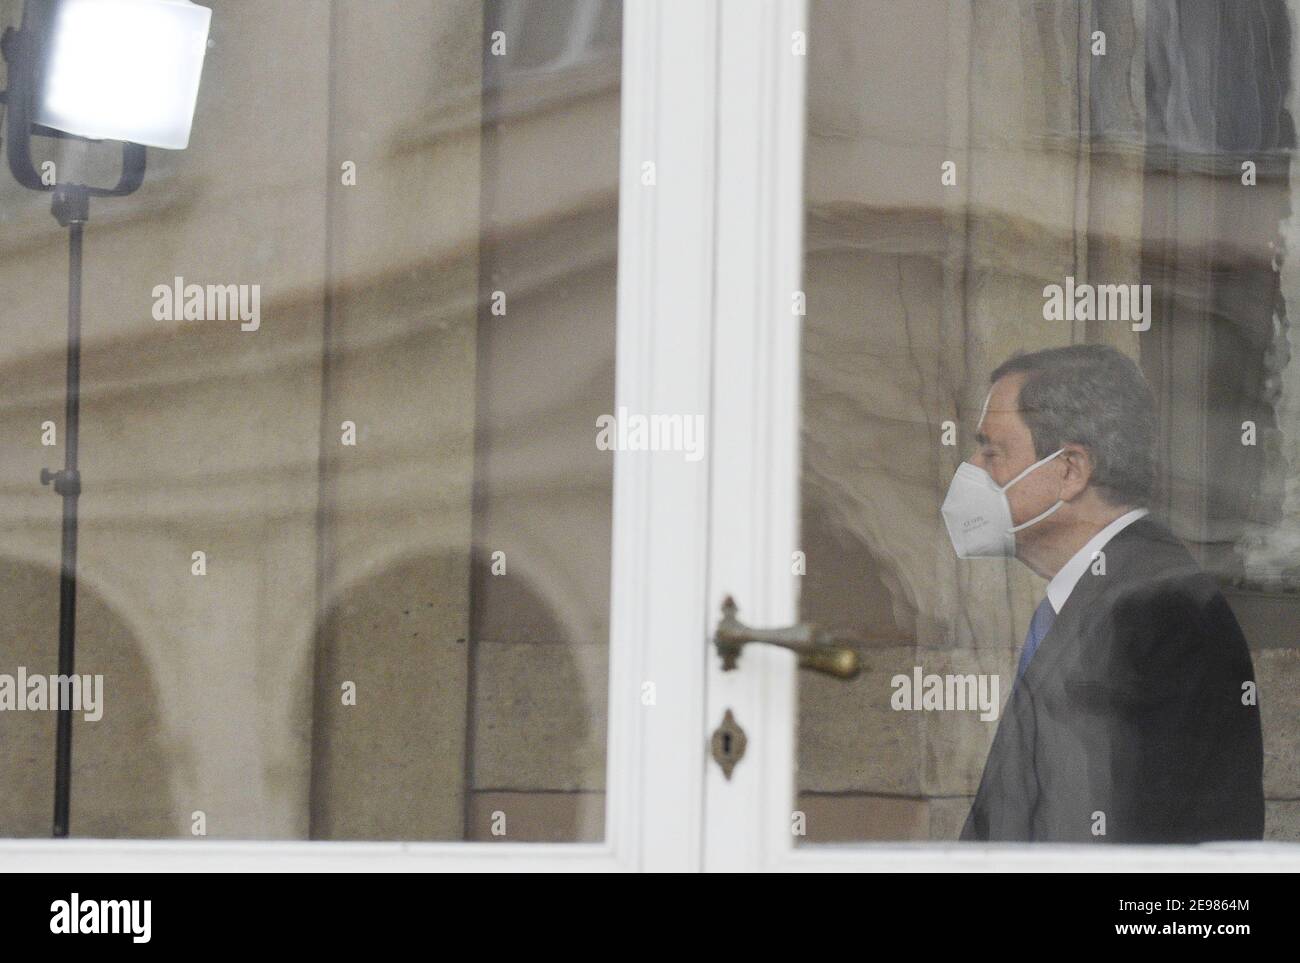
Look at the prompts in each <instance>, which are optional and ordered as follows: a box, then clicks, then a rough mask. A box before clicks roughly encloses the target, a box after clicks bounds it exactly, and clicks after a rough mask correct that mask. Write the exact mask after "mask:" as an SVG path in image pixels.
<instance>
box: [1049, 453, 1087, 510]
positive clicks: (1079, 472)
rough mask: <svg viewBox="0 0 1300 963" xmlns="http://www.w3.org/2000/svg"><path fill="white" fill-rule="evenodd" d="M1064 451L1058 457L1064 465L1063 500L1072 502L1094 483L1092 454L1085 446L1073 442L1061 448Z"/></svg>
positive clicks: (1062, 480)
mask: <svg viewBox="0 0 1300 963" xmlns="http://www.w3.org/2000/svg"><path fill="white" fill-rule="evenodd" d="M1061 447H1062V448H1063V449H1064V451H1062V452H1061V454H1060V455H1058V456H1057V461H1059V462H1061V463H1062V465H1063V471H1064V474H1063V477H1062V479H1061V500H1062V501H1066V502H1072V501H1074V500H1075V499H1076V498H1078V497H1079V496H1080V495H1082V494H1083V492H1084V491H1085V490H1086V489H1087V487H1088V483H1089V482H1090V481H1092V467H1093V466H1092V454H1091V453H1090V452H1089V451H1088V449H1087V448H1085V447H1083V445H1078V444H1074V443H1073V442H1071V443H1070V444H1068V445H1062V446H1061Z"/></svg>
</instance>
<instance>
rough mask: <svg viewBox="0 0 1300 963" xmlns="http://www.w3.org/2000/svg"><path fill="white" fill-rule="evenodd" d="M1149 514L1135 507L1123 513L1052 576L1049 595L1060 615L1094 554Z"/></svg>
mask: <svg viewBox="0 0 1300 963" xmlns="http://www.w3.org/2000/svg"><path fill="white" fill-rule="evenodd" d="M1147 514H1149V512H1148V511H1147V509H1145V508H1135V509H1133V511H1131V512H1128V513H1127V514H1124V515H1121V516H1120V517H1119V518H1117V519H1115V520H1114V521H1113V522H1111V523H1110V524H1109V525H1107V526H1106V527H1105V528H1103V529H1102V530H1101V531H1100V532H1098V533H1097V534H1096V535H1094V536H1092V538H1091V540H1089V542H1088V544H1087V545H1085V546H1083V548H1081V549H1079V550H1078V551H1077V552H1075V553H1074V557H1073V558H1071V559H1070V560H1069V561H1068V562H1066V563H1065V564H1064V565H1062V566H1061V570H1060V571H1059V572H1057V573H1056V574H1055V575H1053V576H1052V580H1051V581H1050V582H1048V583H1047V597H1048V599H1049V600H1051V603H1052V609H1053V610H1054V611H1055V612H1056V613H1057V614H1058V615H1059V614H1060V612H1061V609H1063V608H1064V607H1065V600H1066V599H1068V598H1069V597H1070V593H1071V592H1073V591H1074V587H1075V585H1077V584H1078V583H1079V579H1081V578H1083V573H1084V572H1086V571H1087V570H1088V566H1089V565H1090V564H1091V563H1092V559H1093V556H1094V555H1096V553H1097V552H1100V551H1101V549H1102V547H1103V546H1104V545H1105V544H1106V543H1107V542H1109V541H1110V540H1111V539H1112V538H1114V537H1115V536H1116V535H1118V534H1119V533H1120V532H1121V531H1123V530H1124V529H1125V528H1127V527H1128V526H1129V525H1131V524H1132V523H1133V522H1136V521H1137V520H1138V519H1139V518H1141V517H1142V516H1144V515H1147Z"/></svg>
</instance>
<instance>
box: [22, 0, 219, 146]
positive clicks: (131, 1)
mask: <svg viewBox="0 0 1300 963" xmlns="http://www.w3.org/2000/svg"><path fill="white" fill-rule="evenodd" d="M211 19H212V11H211V10H210V9H208V8H207V7H200V6H198V5H196V4H194V3H191V2H190V0H60V2H59V4H58V8H57V11H56V13H55V17H54V24H53V29H52V31H51V33H50V40H49V50H48V55H47V58H46V60H45V70H44V83H43V86H42V90H41V91H40V96H39V97H38V98H37V106H36V122H37V123H38V124H44V125H45V126H46V127H53V128H54V129H55V130H62V131H65V132H67V133H69V134H77V135H79V136H81V137H90V138H93V139H95V140H121V141H131V142H133V143H136V144H145V145H148V146H150V147H163V148H167V149H168V150H183V149H184V148H185V147H187V146H189V142H190V126H191V124H192V123H193V120H194V105H195V103H196V101H197V100H198V96H199V78H200V75H201V74H202V73H203V55H204V53H206V52H207V45H208V24H209V21H210V20H211Z"/></svg>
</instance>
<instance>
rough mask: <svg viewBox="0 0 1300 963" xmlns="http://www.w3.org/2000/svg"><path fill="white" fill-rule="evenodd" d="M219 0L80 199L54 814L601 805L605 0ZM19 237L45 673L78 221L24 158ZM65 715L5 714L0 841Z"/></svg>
mask: <svg viewBox="0 0 1300 963" xmlns="http://www.w3.org/2000/svg"><path fill="white" fill-rule="evenodd" d="M209 6H210V7H211V9H212V18H211V34H210V42H209V45H208V49H207V54H206V60H205V63H204V66H203V76H202V84H201V87H200V90H199V97H198V107H197V112H196V115H195V117H194V122H193V131H192V136H191V140H190V143H189V146H188V148H187V149H185V150H180V151H166V150H156V149H150V150H149V151H148V166H147V170H146V174H145V178H144V183H143V186H142V187H140V189H139V190H138V191H137V192H135V193H134V194H132V195H130V196H127V197H103V198H99V197H96V198H92V199H91V202H90V219H89V223H88V224H87V225H86V227H85V235H84V279H83V282H84V296H83V302H84V311H83V315H84V317H83V321H82V327H83V341H82V358H81V365H82V368H81V392H82V393H81V426H80V428H81V436H80V446H79V448H80V451H79V455H80V471H81V477H82V485H83V492H82V494H81V496H80V498H79V523H80V531H79V536H80V537H79V545H78V558H77V566H76V573H77V577H78V586H77V613H76V615H77V621H76V628H77V636H76V671H77V672H78V673H80V674H82V675H84V676H88V677H92V678H94V679H102V691H101V693H100V694H101V698H102V702H101V704H100V709H101V710H102V714H101V715H100V716H99V717H97V718H93V719H90V718H86V717H85V716H84V714H82V713H75V714H74V716H73V718H74V722H73V726H72V760H73V761H72V771H71V774H72V779H71V824H70V828H71V834H72V835H74V836H86V837H110V838H112V837H185V838H189V837H191V836H193V835H206V836H208V837H213V838H235V839H308V838H310V839H373V840H380V839H403V840H507V841H515V842H518V841H535V840H552V841H567V840H583V841H592V840H599V839H601V838H602V837H603V834H604V819H603V808H604V785H605V718H606V695H607V691H606V690H607V684H606V672H607V663H608V659H607V652H608V633H609V616H608V612H609V588H608V586H609V583H610V566H609V551H610V525H611V517H610V513H611V494H610V493H611V481H612V463H611V457H612V456H611V455H610V454H609V453H608V452H602V451H599V450H597V449H596V447H595V445H593V443H592V439H593V437H594V432H595V428H594V425H595V421H596V418H597V417H598V415H599V414H601V413H602V412H608V411H612V410H613V393H614V374H613V372H614V343H615V277H616V263H617V249H616V239H617V209H618V180H617V177H618V131H619V116H620V111H619V69H620V49H619V28H618V24H619V23H620V22H621V5H620V4H619V3H617V2H614V0H573V2H569V3H563V4H554V5H552V4H549V3H543V2H541V0H537V2H529V3H517V2H496V0H494V2H487V3H480V2H474V0H436V2H435V0H415V2H401V3H397V2H374V0H332V2H326V3H302V4H297V3H295V4H270V3H265V4H264V3H233V2H226V0H213V2H211V3H210V4H209ZM21 13H22V7H21V4H19V3H18V2H15V0H0V24H3V25H5V26H9V25H13V26H17V25H18V23H19V20H20V17H21ZM13 79H14V78H13V77H10V78H9V84H10V86H11V88H12V84H13ZM33 153H34V156H35V159H36V162H37V164H38V165H39V164H40V163H41V162H42V161H44V160H46V159H49V160H52V161H54V162H55V165H56V166H55V167H54V168H53V170H55V171H57V172H58V173H57V177H58V180H59V182H60V183H64V182H67V181H71V180H76V181H80V182H84V183H102V182H105V181H107V182H109V183H111V182H112V181H113V180H114V179H115V178H116V175H117V170H116V166H115V165H116V164H117V163H118V160H119V154H118V152H117V150H116V147H115V145H114V144H112V143H110V142H105V143H99V144H94V145H86V144H84V143H80V142H76V141H66V140H65V141H57V142H52V141H50V140H48V139H44V138H37V139H36V141H35V143H34V146H33ZM0 232H2V233H0V237H2V243H3V251H2V253H0V272H3V275H4V279H3V289H4V291H5V292H6V296H5V298H4V301H3V305H2V306H0V326H2V330H3V332H4V339H3V348H2V349H0V350H2V351H3V355H2V356H0V364H3V368H4V372H5V377H4V378H3V379H0V444H2V445H3V451H4V453H5V458H4V459H3V467H2V468H0V477H2V478H3V484H2V485H0V526H2V527H3V531H4V536H5V538H4V551H3V552H2V553H0V566H3V572H4V577H3V578H2V579H0V595H2V596H3V607H4V609H5V611H6V612H7V613H8V616H7V619H8V626H9V629H8V633H7V636H6V638H7V640H8V641H7V642H6V643H5V644H3V645H0V699H2V698H3V691H4V690H3V687H4V684H5V680H6V678H8V679H10V680H12V681H13V683H15V684H16V683H17V680H18V679H19V678H20V676H22V675H23V674H26V675H28V676H37V675H44V676H45V677H47V678H48V677H49V675H51V674H54V673H57V671H58V649H59V633H58V625H59V572H60V526H61V521H60V517H61V516H60V512H61V507H60V504H61V503H60V499H59V498H57V497H55V495H54V494H53V493H52V492H51V491H50V490H49V489H46V488H42V487H41V485H40V484H39V482H38V476H39V473H40V470H41V469H42V468H51V469H57V468H59V467H61V466H62V464H63V457H64V453H65V445H66V443H67V433H68V425H67V423H66V419H65V416H64V368H65V352H66V341H65V339H66V337H67V327H66V320H65V317H66V315H65V312H66V311H67V301H66V298H67V290H68V283H69V282H68V272H69V258H68V244H69V240H68V231H67V230H66V229H64V228H61V227H60V226H59V225H58V224H57V223H56V222H55V220H54V218H52V217H51V216H50V201H49V197H48V196H46V195H45V194H42V193H38V192H36V191H32V190H27V189H24V188H23V187H21V186H19V184H18V183H17V182H16V181H15V180H14V178H12V177H10V176H9V175H8V174H7V173H0ZM191 286H193V287H191ZM227 286H231V287H229V288H227ZM218 288H220V289H221V291H223V292H224V291H226V290H229V291H230V292H233V293H232V295H231V297H232V298H233V300H232V301H231V307H230V310H229V311H227V312H224V313H223V312H221V311H219V310H217V309H215V308H214V303H215V302H214V301H213V300H212V295H211V292H212V291H214V290H216V289H218ZM178 290H179V294H177V292H178ZM193 292H198V293H197V294H194V296H193V297H191V294H192V293H193ZM240 298H242V299H243V300H242V301H241V300H240ZM241 307H242V309H243V313H242V314H240V313H238V309H240V308H241ZM28 701H30V700H28ZM5 708H7V707H5ZM24 708H27V706H24ZM55 718H56V713H54V712H51V711H3V712H0V759H4V760H6V761H7V762H8V765H7V766H6V772H7V773H8V775H7V776H6V777H5V778H4V779H3V780H0V836H10V837H14V836H43V835H48V834H49V833H50V831H51V813H52V811H53V806H54V785H55V777H54V770H55V724H56V723H55Z"/></svg>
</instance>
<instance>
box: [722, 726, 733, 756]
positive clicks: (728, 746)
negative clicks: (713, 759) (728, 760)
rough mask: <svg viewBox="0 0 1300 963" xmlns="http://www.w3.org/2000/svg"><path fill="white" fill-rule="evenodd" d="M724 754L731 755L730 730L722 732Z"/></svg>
mask: <svg viewBox="0 0 1300 963" xmlns="http://www.w3.org/2000/svg"><path fill="white" fill-rule="evenodd" d="M722 754H723V755H724V756H730V755H731V733H730V732H724V733H723V734H722Z"/></svg>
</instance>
